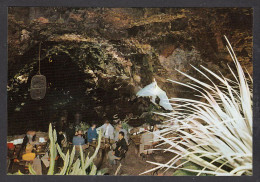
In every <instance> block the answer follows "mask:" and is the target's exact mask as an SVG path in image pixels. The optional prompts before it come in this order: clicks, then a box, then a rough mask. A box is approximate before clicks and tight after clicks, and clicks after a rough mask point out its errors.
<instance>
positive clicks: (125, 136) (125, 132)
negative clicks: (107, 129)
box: [115, 124, 128, 144]
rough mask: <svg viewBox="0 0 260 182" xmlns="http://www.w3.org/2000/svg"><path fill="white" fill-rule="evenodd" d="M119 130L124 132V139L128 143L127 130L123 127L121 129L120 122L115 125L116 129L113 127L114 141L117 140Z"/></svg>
mask: <svg viewBox="0 0 260 182" xmlns="http://www.w3.org/2000/svg"><path fill="white" fill-rule="evenodd" d="M120 131H122V132H124V139H125V141H126V143H127V144H128V137H127V131H126V130H125V129H123V127H122V124H118V125H117V126H116V129H115V141H116V142H117V141H118V135H119V132H120Z"/></svg>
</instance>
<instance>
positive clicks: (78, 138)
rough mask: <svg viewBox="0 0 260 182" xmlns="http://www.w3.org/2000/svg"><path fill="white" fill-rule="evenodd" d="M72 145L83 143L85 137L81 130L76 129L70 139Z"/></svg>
mask: <svg viewBox="0 0 260 182" xmlns="http://www.w3.org/2000/svg"><path fill="white" fill-rule="evenodd" d="M72 144H73V145H85V139H84V138H83V131H82V130H78V131H77V132H76V133H75V136H74V137H73V139H72Z"/></svg>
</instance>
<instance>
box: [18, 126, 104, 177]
mask: <svg viewBox="0 0 260 182" xmlns="http://www.w3.org/2000/svg"><path fill="white" fill-rule="evenodd" d="M101 137H102V133H101V132H99V137H98V145H97V147H96V149H95V152H94V154H93V155H92V156H91V157H89V156H87V157H86V158H85V157H84V155H83V150H82V147H81V146H80V159H77V160H76V161H75V162H74V163H73V161H74V156H75V146H74V147H73V149H72V151H71V153H70V151H69V150H68V151H67V153H66V155H65V154H64V153H63V152H62V150H61V148H60V146H59V144H58V143H57V134H56V131H55V129H54V130H53V129H52V125H51V124H50V125H49V139H50V145H49V148H50V166H49V170H48V173H47V174H48V175H54V167H55V158H56V156H57V153H59V154H60V157H61V158H62V159H63V167H62V169H61V170H60V172H59V173H57V174H55V175H103V174H104V173H105V172H106V171H105V170H104V169H103V170H97V167H96V166H95V164H94V163H93V160H94V159H95V157H96V156H97V153H98V150H99V148H100V144H101ZM88 168H90V172H89V173H87V172H86V170H87V169H88ZM29 172H30V174H32V175H36V172H35V171H34V169H33V168H32V166H31V165H29ZM18 174H20V173H18Z"/></svg>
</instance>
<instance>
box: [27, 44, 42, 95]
mask: <svg viewBox="0 0 260 182" xmlns="http://www.w3.org/2000/svg"><path fill="white" fill-rule="evenodd" d="M40 62H41V42H40V44H39V71H38V73H37V74H36V75H34V76H33V77H32V80H31V88H30V95H31V98H32V99H33V100H41V99H43V98H44V96H45V94H46V77H45V76H44V75H41V63H40Z"/></svg>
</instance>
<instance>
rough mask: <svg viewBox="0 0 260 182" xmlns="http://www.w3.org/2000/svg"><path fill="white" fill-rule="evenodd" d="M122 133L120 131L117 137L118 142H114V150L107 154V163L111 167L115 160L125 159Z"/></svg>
mask: <svg viewBox="0 0 260 182" xmlns="http://www.w3.org/2000/svg"><path fill="white" fill-rule="evenodd" d="M124 135H125V134H124V132H122V131H120V132H119V135H118V139H119V140H118V141H117V142H116V148H115V150H114V151H112V150H111V151H109V152H108V160H109V163H110V164H111V165H112V164H114V163H115V160H121V159H122V158H124V157H125V153H126V151H127V150H128V147H127V144H126V141H125V139H124Z"/></svg>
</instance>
